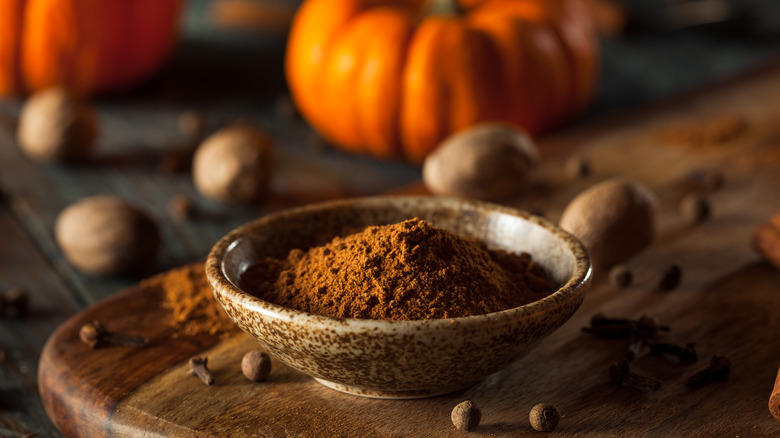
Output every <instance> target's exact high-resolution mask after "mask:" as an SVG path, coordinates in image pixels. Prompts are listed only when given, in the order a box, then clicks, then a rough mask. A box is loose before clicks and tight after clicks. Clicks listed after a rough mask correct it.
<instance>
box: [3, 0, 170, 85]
mask: <svg viewBox="0 0 780 438" xmlns="http://www.w3.org/2000/svg"><path fill="white" fill-rule="evenodd" d="M181 6H182V0H2V1H0V96H1V95H10V94H23V93H26V92H31V91H35V90H39V89H43V88H47V87H50V86H54V85H63V86H67V87H69V88H71V89H73V90H74V91H76V92H78V93H80V94H89V93H100V92H106V91H119V90H122V89H125V88H127V87H129V86H131V85H133V84H135V83H136V82H138V81H139V80H141V79H143V78H145V77H147V76H148V75H150V74H151V73H152V72H153V71H154V70H155V69H157V68H158V67H159V66H160V65H161V64H162V62H163V61H164V60H165V59H166V57H167V56H168V54H169V53H170V52H171V49H172V47H173V42H174V40H175V36H176V33H177V30H178V19H179V12H180V9H181Z"/></svg>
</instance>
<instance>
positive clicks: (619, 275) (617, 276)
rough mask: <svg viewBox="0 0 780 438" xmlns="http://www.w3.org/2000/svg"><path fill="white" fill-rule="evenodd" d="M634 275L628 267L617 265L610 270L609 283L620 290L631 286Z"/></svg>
mask: <svg viewBox="0 0 780 438" xmlns="http://www.w3.org/2000/svg"><path fill="white" fill-rule="evenodd" d="M633 281H634V274H633V272H631V269H629V268H628V266H626V265H615V266H613V267H612V269H610V270H609V282H610V283H612V285H613V286H615V287H616V288H618V289H625V288H627V287H629V286H631V283H632V282H633Z"/></svg>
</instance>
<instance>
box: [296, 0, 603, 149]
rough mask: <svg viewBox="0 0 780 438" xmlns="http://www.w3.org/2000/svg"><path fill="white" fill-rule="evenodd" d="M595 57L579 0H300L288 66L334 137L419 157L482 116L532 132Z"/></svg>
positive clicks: (584, 82) (575, 91) (587, 80)
mask: <svg viewBox="0 0 780 438" xmlns="http://www.w3.org/2000/svg"><path fill="white" fill-rule="evenodd" d="M598 62H599V60H598V41H597V37H596V34H595V31H594V28H593V25H592V23H591V21H590V17H589V15H588V14H587V10H586V9H584V5H583V4H582V2H581V0H460V1H457V0H432V1H424V0H388V1H381V2H378V1H376V0H340V1H338V2H334V1H330V0H306V1H305V2H304V3H303V4H302V6H301V8H300V9H299V11H298V13H297V14H296V17H295V19H294V20H293V24H292V28H291V30H290V36H289V40H288V45H287V54H286V76H287V81H288V83H289V86H290V89H291V92H292V95H293V98H294V100H295V102H296V103H297V105H298V106H299V108H300V111H301V113H302V114H303V116H304V117H305V118H306V119H307V120H308V121H309V122H310V123H311V124H312V125H313V126H314V127H315V128H317V129H318V130H319V131H320V132H321V133H322V134H323V135H324V136H325V137H326V138H327V139H329V140H330V141H331V142H333V143H336V144H338V145H340V146H341V147H343V148H344V149H347V150H349V151H354V152H362V153H368V154H372V155H375V156H379V157H404V158H406V159H408V160H410V161H413V162H418V163H419V162H422V160H423V159H424V158H425V156H426V155H427V154H428V153H430V152H431V151H432V150H433V149H434V148H435V147H436V146H437V145H438V144H439V142H441V141H442V140H443V139H444V138H445V137H447V136H448V135H449V134H451V133H453V132H456V131H460V130H463V129H465V128H467V127H469V126H471V125H473V124H475V123H477V122H480V121H488V120H503V121H507V122H510V123H513V124H515V125H518V126H521V127H523V128H525V129H526V130H527V131H528V132H530V133H531V134H538V133H540V132H542V131H544V130H546V129H549V128H551V127H553V126H554V125H556V124H558V123H560V122H562V121H563V120H566V119H567V118H569V117H571V116H572V115H574V114H576V113H577V112H578V111H580V110H582V109H583V108H584V107H585V106H586V104H587V103H588V101H589V99H590V97H591V95H592V93H593V88H594V84H595V79H596V76H597V69H598Z"/></svg>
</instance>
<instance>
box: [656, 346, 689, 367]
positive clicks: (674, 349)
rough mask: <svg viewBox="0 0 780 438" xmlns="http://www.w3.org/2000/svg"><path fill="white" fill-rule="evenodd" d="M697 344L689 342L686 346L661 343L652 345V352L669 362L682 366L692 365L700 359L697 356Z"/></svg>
mask: <svg viewBox="0 0 780 438" xmlns="http://www.w3.org/2000/svg"><path fill="white" fill-rule="evenodd" d="M694 347H695V344H694V343H693V342H689V343H687V344H685V345H677V344H667V343H664V342H659V343H657V344H652V345H650V352H651V353H653V354H657V355H660V356H662V357H664V358H666V359H667V360H670V361H672V362H676V363H679V364H680V365H690V364H692V363H694V362H696V361H697V360H698V359H699V355H698V354H696V349H695V348H694Z"/></svg>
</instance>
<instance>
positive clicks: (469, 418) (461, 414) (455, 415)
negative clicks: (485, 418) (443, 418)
mask: <svg viewBox="0 0 780 438" xmlns="http://www.w3.org/2000/svg"><path fill="white" fill-rule="evenodd" d="M450 418H451V419H452V424H453V425H455V428H457V429H458V430H465V431H470V430H474V429H476V427H477V426H479V421H480V420H481V419H482V412H481V411H480V410H479V409H477V407H476V406H474V403H472V401H471V400H466V401H464V402H460V403H458V404H457V405H456V406H455V407H454V408H453V409H452V414H450Z"/></svg>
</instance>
